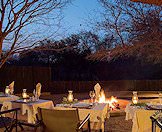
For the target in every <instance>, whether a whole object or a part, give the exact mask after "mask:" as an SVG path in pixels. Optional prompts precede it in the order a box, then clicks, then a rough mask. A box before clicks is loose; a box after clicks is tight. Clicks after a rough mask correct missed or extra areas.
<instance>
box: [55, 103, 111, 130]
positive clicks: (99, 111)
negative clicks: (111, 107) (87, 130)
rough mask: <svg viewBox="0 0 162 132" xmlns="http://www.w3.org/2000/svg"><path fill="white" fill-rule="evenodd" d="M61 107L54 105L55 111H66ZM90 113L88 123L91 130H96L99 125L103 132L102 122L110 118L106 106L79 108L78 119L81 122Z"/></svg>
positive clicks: (103, 104) (100, 104)
mask: <svg viewBox="0 0 162 132" xmlns="http://www.w3.org/2000/svg"><path fill="white" fill-rule="evenodd" d="M61 106H62V105H60V104H58V105H56V107H55V109H66V108H65V107H61ZM89 113H90V121H91V124H92V125H93V126H92V125H91V127H92V128H93V129H95V128H97V127H98V126H97V125H99V126H100V129H101V130H102V132H104V122H105V118H109V117H110V113H109V111H108V105H107V104H106V103H99V104H97V105H95V106H94V107H92V108H91V109H85V108H79V117H80V119H81V120H83V119H84V118H85V117H86V116H87V115H88V114H89Z"/></svg>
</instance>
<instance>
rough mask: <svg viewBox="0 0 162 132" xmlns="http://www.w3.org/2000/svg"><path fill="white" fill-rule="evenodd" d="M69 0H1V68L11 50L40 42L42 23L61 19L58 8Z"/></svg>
mask: <svg viewBox="0 0 162 132" xmlns="http://www.w3.org/2000/svg"><path fill="white" fill-rule="evenodd" d="M68 2H69V1H68V0H1V1H0V68H1V67H2V65H3V64H4V63H5V62H6V61H7V59H8V58H9V57H10V56H11V55H12V54H14V53H18V52H20V51H22V50H23V49H26V48H30V47H32V46H34V45H35V44H37V41H38V38H37V37H40V36H39V35H40V34H39V33H38V32H39V31H40V30H41V26H42V25H47V24H49V23H50V21H54V20H57V21H58V20H60V18H59V16H60V14H59V12H60V11H61V9H62V8H63V7H64V6H65V5H66V4H67V3H68ZM55 22H56V21H55ZM57 23H59V21H58V22H57ZM57 23H55V24H57ZM38 25H41V26H38ZM36 27H39V28H36ZM46 30H47V29H46ZM43 35H45V33H44V34H43ZM43 35H42V36H43ZM42 39H44V38H42Z"/></svg>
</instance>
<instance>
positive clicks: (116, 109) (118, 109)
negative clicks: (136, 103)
mask: <svg viewBox="0 0 162 132" xmlns="http://www.w3.org/2000/svg"><path fill="white" fill-rule="evenodd" d="M98 102H99V103H108V105H109V108H110V110H111V111H110V115H112V114H113V115H116V114H117V115H123V114H125V112H124V110H125V107H126V105H127V104H128V103H129V101H128V100H124V99H117V97H114V96H111V97H110V98H106V96H105V93H104V91H103V90H102V91H101V93H100V97H99V101H98Z"/></svg>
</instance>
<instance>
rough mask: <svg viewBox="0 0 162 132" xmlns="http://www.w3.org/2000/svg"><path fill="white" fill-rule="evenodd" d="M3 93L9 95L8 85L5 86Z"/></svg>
mask: <svg viewBox="0 0 162 132" xmlns="http://www.w3.org/2000/svg"><path fill="white" fill-rule="evenodd" d="M5 94H6V95H9V94H10V89H9V86H6V89H5Z"/></svg>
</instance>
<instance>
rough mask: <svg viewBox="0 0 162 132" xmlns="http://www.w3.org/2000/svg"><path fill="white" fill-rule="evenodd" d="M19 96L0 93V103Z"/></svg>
mask: <svg viewBox="0 0 162 132" xmlns="http://www.w3.org/2000/svg"><path fill="white" fill-rule="evenodd" d="M18 99H19V97H18V96H16V95H5V94H0V104H3V102H5V101H14V100H18Z"/></svg>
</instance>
